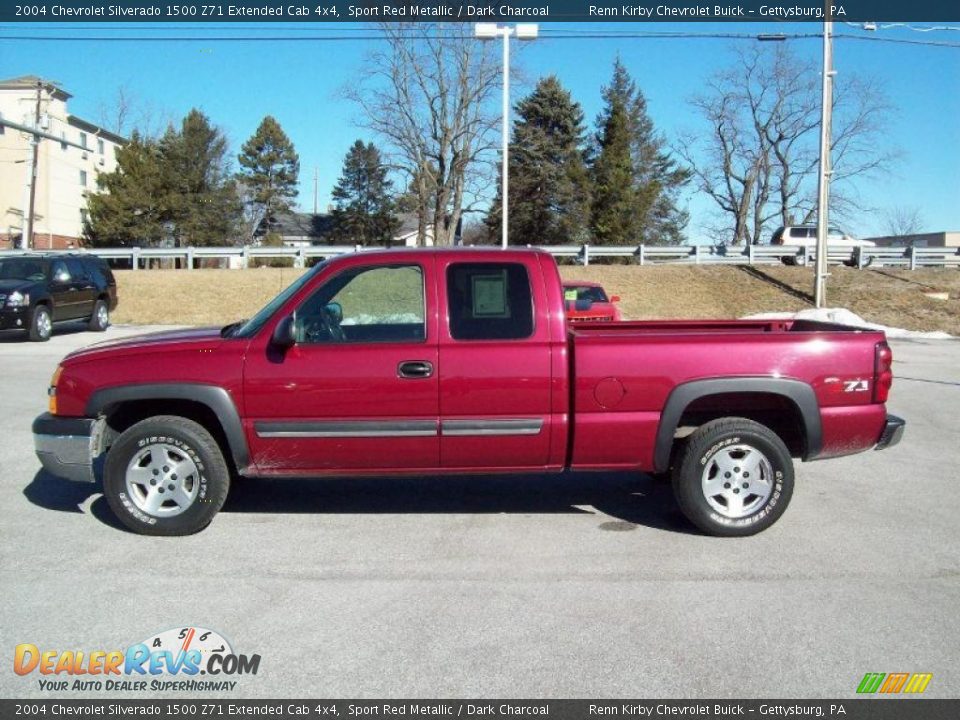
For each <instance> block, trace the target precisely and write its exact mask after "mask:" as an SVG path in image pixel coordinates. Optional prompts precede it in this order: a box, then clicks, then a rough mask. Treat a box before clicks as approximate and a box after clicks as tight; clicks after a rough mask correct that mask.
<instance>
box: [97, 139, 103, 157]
mask: <svg viewBox="0 0 960 720" xmlns="http://www.w3.org/2000/svg"><path fill="white" fill-rule="evenodd" d="M97 152H98V153H100V154H101V155H103V138H97Z"/></svg>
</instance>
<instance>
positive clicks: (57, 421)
mask: <svg viewBox="0 0 960 720" xmlns="http://www.w3.org/2000/svg"><path fill="white" fill-rule="evenodd" d="M97 431H98V423H97V421H96V420H91V419H90V418H58V417H55V416H53V415H51V414H50V413H44V414H43V415H41V416H39V417H38V418H37V419H36V420H34V421H33V443H34V446H35V448H36V451H37V457H38V458H39V459H40V462H41V464H42V465H43V469H44V470H46V471H47V472H48V473H50V474H51V475H56V476H57V477H61V478H65V479H67V480H75V481H77V482H95V481H96V477H95V474H94V472H93V459H94V457H95V456H96V455H97V454H98V453H97V452H96V450H95V444H94V443H95V439H96V437H97V435H98V432H97Z"/></svg>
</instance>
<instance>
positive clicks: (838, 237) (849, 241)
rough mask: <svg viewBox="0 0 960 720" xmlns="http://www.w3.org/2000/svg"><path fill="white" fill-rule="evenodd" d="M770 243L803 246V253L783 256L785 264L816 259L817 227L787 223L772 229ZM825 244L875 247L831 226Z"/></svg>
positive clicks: (843, 247) (871, 242)
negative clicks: (784, 225)
mask: <svg viewBox="0 0 960 720" xmlns="http://www.w3.org/2000/svg"><path fill="white" fill-rule="evenodd" d="M770 244H771V245H791V246H795V247H800V248H804V249H805V250H806V252H805V253H791V254H789V255H784V256H783V261H784V262H785V263H787V264H790V265H792V264H795V263H797V262H798V261H799V262H800V263H801V264H806V263H807V262H810V261H813V260H816V257H817V227H816V226H815V225H788V226H786V227H779V228H777V229H776V230H774V232H773V235H772V236H771V237H770ZM827 245H828V246H829V247H830V248H831V249H847V248H849V249H850V252H851V253H852V252H853V248H855V247H876V245H877V244H876V243H875V242H873V241H872V240H858V239H857V238H855V237H853V235H850V234H849V233H847V232H844V231H843V230H841V229H840V228H837V227H831V228H829V229H828V230H827Z"/></svg>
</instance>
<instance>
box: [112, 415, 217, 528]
mask: <svg viewBox="0 0 960 720" xmlns="http://www.w3.org/2000/svg"><path fill="white" fill-rule="evenodd" d="M229 488H230V471H229V470H228V469H227V464H226V462H224V459H223V453H222V452H221V451H220V447H219V446H218V445H217V442H216V440H214V439H213V436H211V435H210V433H209V432H208V431H207V430H206V428H204V427H203V426H202V425H200V424H198V423H196V422H194V421H192V420H188V419H186V418H182V417H177V416H172V415H158V416H156V417H151V418H147V419H146V420H142V421H140V422H138V423H136V424H135V425H132V426H130V427H129V428H128V429H127V430H125V431H124V432H123V433H122V434H121V435H120V437H118V438H117V440H116V442H114V444H113V446H112V447H111V448H110V452H109V453H108V454H107V461H106V464H105V466H104V477H103V489H104V494H105V495H106V497H107V501H108V502H109V503H110V507H111V508H112V509H113V512H114V513H116V515H117V517H118V518H119V519H120V521H121V522H122V523H123V524H124V525H126V526H127V527H128V528H130V529H131V530H133V531H134V532H137V533H140V534H142V535H191V534H193V533H195V532H198V531H200V530H202V529H203V528H205V527H206V526H207V525H209V524H210V521H211V520H213V516H214V515H216V514H217V512H218V511H219V510H220V508H221V507H222V506H223V503H224V500H226V498H227V491H228V490H229Z"/></svg>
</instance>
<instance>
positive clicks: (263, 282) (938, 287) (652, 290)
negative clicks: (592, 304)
mask: <svg viewBox="0 0 960 720" xmlns="http://www.w3.org/2000/svg"><path fill="white" fill-rule="evenodd" d="M301 272H303V271H301V270H293V269H288V268H283V269H278V268H257V269H252V270H193V271H186V270H140V271H137V272H132V271H117V272H115V275H116V277H117V283H118V286H119V287H118V292H119V296H120V306H119V307H118V308H117V310H116V312H115V313H114V317H113V320H114V322H117V323H140V324H178V325H223V324H226V323H228V322H232V321H233V320H237V319H240V318H244V317H250V316H251V315H252V314H253V313H255V312H256V311H257V310H258V309H259V308H260V307H261V306H263V305H264V304H265V303H266V302H267V301H268V300H269V299H270V298H271V297H273V296H274V295H276V294H277V293H278V292H279V291H280V290H281V289H282V288H283V287H285V286H286V285H288V284H290V283H291V282H293V280H294V279H295V278H296V277H298V276H299V275H300V274H301ZM560 272H561V275H563V277H564V279H571V280H594V281H598V282H601V283H603V284H604V286H605V287H606V290H607V292H608V293H609V294H611V295H620V297H621V298H622V302H621V309H622V310H623V314H624V317H626V318H629V319H652V318H731V317H741V316H743V315H748V314H750V313H757V312H773V311H778V310H781V311H783V310H800V309H803V308H807V307H812V305H813V303H812V299H811V294H812V292H813V269H812V268H798V267H781V266H764V267H755V268H749V267H743V268H740V267H729V266H709V265H701V266H684V265H647V266H644V267H639V266H629V265H592V266H590V267H576V266H564V267H561V269H560ZM830 273H831V276H830V278H829V280H828V285H827V301H828V302H827V304H828V305H829V306H830V307H846V308H848V309H850V310H852V311H853V312H855V313H857V314H858V315H861V316H862V317H864V318H865V319H867V320H870V321H872V322H878V323H883V324H885V325H892V326H896V327H905V328H907V329H910V330H944V331H946V332H948V333H950V334H952V335H960V299H958V298H960V271H958V270H956V269H923V270H914V271H909V270H869V269H867V270H855V269H851V268H846V267H834V268H831V270H830ZM932 291H939V292H948V293H949V294H950V299H949V300H945V301H944V300H932V299H930V298H927V297H925V296H924V294H923V293H924V292H932Z"/></svg>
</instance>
